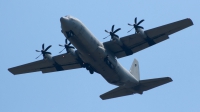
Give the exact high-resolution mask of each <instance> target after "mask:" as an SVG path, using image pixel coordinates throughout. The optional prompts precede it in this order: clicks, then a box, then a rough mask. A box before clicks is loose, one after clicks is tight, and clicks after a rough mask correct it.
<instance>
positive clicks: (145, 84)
mask: <svg viewBox="0 0 200 112" xmlns="http://www.w3.org/2000/svg"><path fill="white" fill-rule="evenodd" d="M171 81H172V79H171V78H170V77H164V78H156V79H147V80H141V81H140V84H139V85H137V86H135V87H133V88H125V87H123V86H120V87H117V88H115V89H113V90H111V91H109V92H107V93H104V94H102V95H101V96H100V97H101V99H102V100H106V99H110V98H116V97H121V96H127V95H131V94H135V93H139V94H142V93H143V92H144V91H147V90H149V89H153V88H155V87H158V86H161V85H163V84H166V83H169V82H171Z"/></svg>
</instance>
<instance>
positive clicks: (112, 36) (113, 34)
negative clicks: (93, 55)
mask: <svg viewBox="0 0 200 112" xmlns="http://www.w3.org/2000/svg"><path fill="white" fill-rule="evenodd" d="M114 27H115V25H112V28H111V31H110V32H109V31H107V30H105V32H107V33H109V34H110V35H108V36H107V37H109V36H111V38H112V39H113V38H114V36H116V37H119V36H118V35H116V34H115V33H116V32H118V31H119V30H121V28H118V29H116V30H115V31H114ZM107 37H105V38H103V39H106V38H107Z"/></svg>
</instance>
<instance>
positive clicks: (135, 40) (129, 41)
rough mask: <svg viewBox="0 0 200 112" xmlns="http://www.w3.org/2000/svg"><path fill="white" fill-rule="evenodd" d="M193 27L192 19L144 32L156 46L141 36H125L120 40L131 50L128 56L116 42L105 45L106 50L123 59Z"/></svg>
mask: <svg viewBox="0 0 200 112" xmlns="http://www.w3.org/2000/svg"><path fill="white" fill-rule="evenodd" d="M191 25H193V22H192V20H191V19H189V18H187V19H183V20H180V21H177V22H173V23H170V24H166V25H163V26H160V27H156V28H153V29H150V30H146V31H144V33H145V34H146V35H147V36H148V37H149V39H150V40H151V41H153V43H154V44H151V43H152V42H151V43H150V42H149V41H148V40H147V39H144V38H143V37H142V35H141V34H139V33H137V34H132V35H129V36H125V37H122V38H120V40H121V42H122V43H123V44H124V45H125V46H126V47H127V48H128V49H130V50H131V53H129V54H127V53H126V52H125V50H124V49H123V48H122V47H120V46H119V45H118V44H117V43H116V42H115V41H108V42H105V43H103V44H104V46H105V48H106V49H107V50H109V51H111V52H113V53H114V55H115V56H116V57H117V58H122V57H125V56H128V55H131V54H133V53H136V52H138V51H140V50H143V49H145V48H148V47H150V46H152V45H155V44H157V43H159V42H162V41H164V40H166V39H168V38H169V37H168V35H171V34H173V33H175V32H178V31H180V30H182V29H184V28H187V27H189V26H191Z"/></svg>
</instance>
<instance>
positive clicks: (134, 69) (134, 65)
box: [130, 59, 140, 81]
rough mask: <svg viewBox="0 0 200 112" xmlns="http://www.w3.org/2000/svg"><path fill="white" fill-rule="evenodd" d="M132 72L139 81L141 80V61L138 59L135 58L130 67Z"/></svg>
mask: <svg viewBox="0 0 200 112" xmlns="http://www.w3.org/2000/svg"><path fill="white" fill-rule="evenodd" d="M130 72H131V74H132V75H133V76H134V77H135V78H136V79H137V80H138V81H139V80H140V70H139V63H138V61H137V60H136V59H134V61H133V63H132V66H131V68H130Z"/></svg>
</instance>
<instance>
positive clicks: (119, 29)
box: [113, 28, 121, 33]
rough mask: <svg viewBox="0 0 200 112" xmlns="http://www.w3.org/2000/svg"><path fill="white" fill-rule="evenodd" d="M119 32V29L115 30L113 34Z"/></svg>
mask: <svg viewBox="0 0 200 112" xmlns="http://www.w3.org/2000/svg"><path fill="white" fill-rule="evenodd" d="M119 30H121V28H118V29H116V30H115V31H114V32H113V33H116V32H118V31H119Z"/></svg>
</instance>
